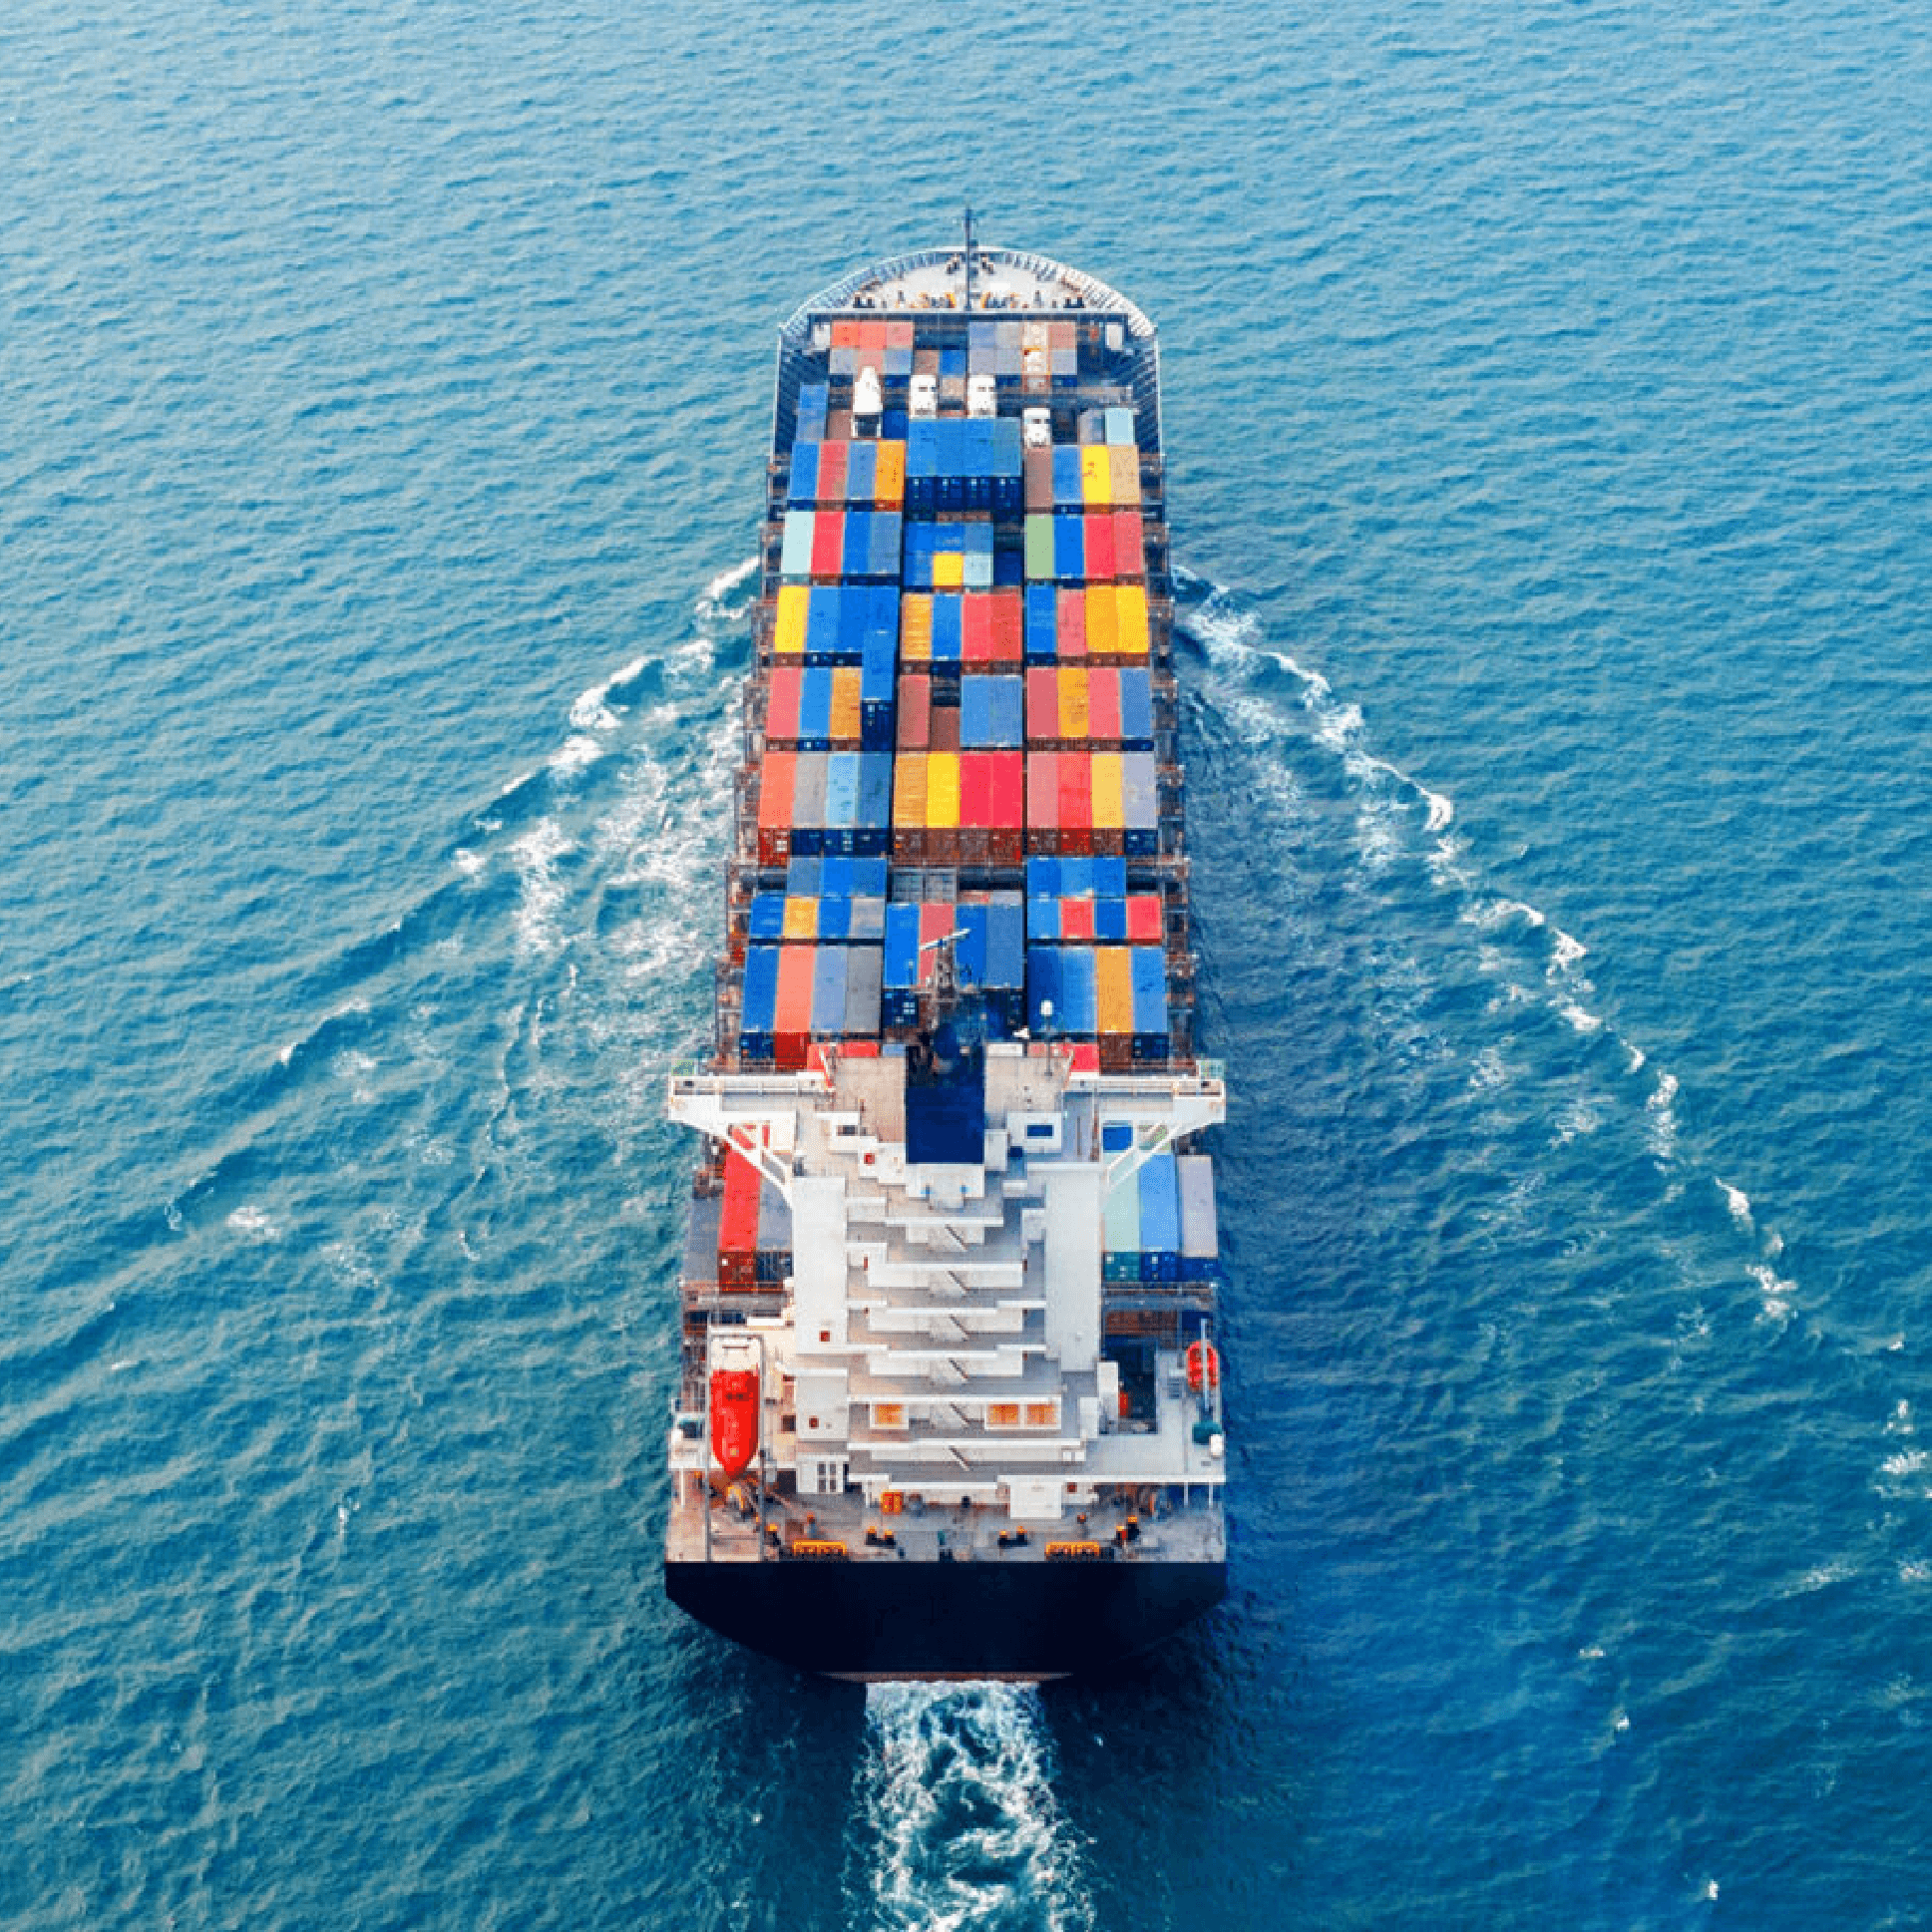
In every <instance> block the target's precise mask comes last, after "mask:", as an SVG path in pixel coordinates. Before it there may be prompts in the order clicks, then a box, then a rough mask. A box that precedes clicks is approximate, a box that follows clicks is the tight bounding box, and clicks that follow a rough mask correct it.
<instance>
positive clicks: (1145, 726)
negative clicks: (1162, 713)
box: [1116, 664, 1154, 751]
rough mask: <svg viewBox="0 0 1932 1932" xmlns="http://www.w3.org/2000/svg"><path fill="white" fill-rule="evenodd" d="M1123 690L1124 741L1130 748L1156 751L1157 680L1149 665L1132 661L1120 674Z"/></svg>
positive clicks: (1122, 737)
mask: <svg viewBox="0 0 1932 1932" xmlns="http://www.w3.org/2000/svg"><path fill="white" fill-rule="evenodd" d="M1116 675H1117V676H1118V679H1119V685H1118V688H1119V692H1120V742H1121V744H1122V745H1123V746H1124V747H1125V748H1126V749H1127V750H1129V751H1148V750H1152V748H1153V744H1154V680H1153V673H1152V672H1150V671H1149V670H1148V669H1147V668H1146V666H1145V665H1140V664H1128V665H1125V666H1123V667H1122V668H1121V669H1120V671H1119V672H1117V673H1116Z"/></svg>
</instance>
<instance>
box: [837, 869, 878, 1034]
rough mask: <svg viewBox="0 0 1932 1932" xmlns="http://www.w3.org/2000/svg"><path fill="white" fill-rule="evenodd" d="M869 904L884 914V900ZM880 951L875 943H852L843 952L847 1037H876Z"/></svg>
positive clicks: (873, 901)
mask: <svg viewBox="0 0 1932 1932" xmlns="http://www.w3.org/2000/svg"><path fill="white" fill-rule="evenodd" d="M867 903H868V904H870V905H872V906H875V907H878V908H879V909H880V911H881V912H882V913H883V911H884V902H883V901H881V900H872V901H869V902H867ZM880 965H881V962H880V952H879V948H878V947H877V946H855V947H853V948H851V949H850V951H849V952H848V953H847V955H846V981H845V1028H844V1030H845V1034H846V1037H847V1038H848V1039H877V1038H878V1037H879V1025H880V1001H881V990H882V988H881V983H880Z"/></svg>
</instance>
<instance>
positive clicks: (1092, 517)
mask: <svg viewBox="0 0 1932 1932" xmlns="http://www.w3.org/2000/svg"><path fill="white" fill-rule="evenodd" d="M822 465H823V459H821V474H823V468H822ZM1082 521H1083V522H1084V523H1085V525H1086V540H1087V541H1086V553H1087V570H1086V575H1087V581H1088V582H1090V583H1091V582H1094V581H1095V580H1104V579H1107V578H1110V577H1112V576H1113V518H1112V517H1111V516H1109V515H1108V513H1107V512H1106V511H1104V510H1089V511H1088V512H1087V514H1086V516H1085V518H1084V519H1083V520H1082ZM812 555H813V557H814V558H816V557H817V556H818V545H817V543H816V542H814V544H813V546H812ZM813 568H814V569H817V566H816V564H815V565H814V566H813Z"/></svg>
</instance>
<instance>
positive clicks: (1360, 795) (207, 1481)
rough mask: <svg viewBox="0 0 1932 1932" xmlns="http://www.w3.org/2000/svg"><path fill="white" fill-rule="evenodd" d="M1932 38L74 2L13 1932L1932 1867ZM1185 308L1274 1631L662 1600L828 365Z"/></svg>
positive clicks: (1341, 1922)
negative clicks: (781, 664)
mask: <svg viewBox="0 0 1932 1932" xmlns="http://www.w3.org/2000/svg"><path fill="white" fill-rule="evenodd" d="M1929 123H1932V28H1928V25H1927V16H1926V15H1925V14H1924V12H1923V10H1922V9H1918V8H1911V7H1906V6H1903V5H1898V4H1887V3H1886V0H1879V3H1878V4H1873V5H1867V6H1864V7H1859V8H1852V7H1849V6H1847V5H1845V4H1844V0H1785V3H1784V4H1758V5H1744V4H1741V3H1740V0H1715V3H1714V4H1713V5H1711V6H1709V7H1705V8H1701V9H1696V10H1687V9H1684V8H1681V7H1672V6H1667V5H1664V4H1661V0H1629V3H1628V4H1587V3H1579V4H1568V5H1533V4H1530V5H1524V4H1505V5H1503V6H1500V7H1498V6H1494V5H1481V6H1479V5H1476V4H1474V3H1473V0H1434V3H1433V4H1429V3H1427V0H1415V3H1412V4H1406V5H1396V4H1393V3H1392V0H1338V4H1336V5H1333V6H1329V7H1325V8H1321V9H1309V10H1302V11H1300V12H1294V13H1291V12H1287V11H1278V10H1274V9H1266V8H1254V7H1237V6H1232V5H1226V4H1218V3H1212V0H1210V3H1205V4H1198V5H1194V4H1190V5H1183V6H1177V7H1173V8H1161V9H1156V8H1142V9H1139V10H1132V9H1110V10H1099V9H1047V8H1039V7H1022V6H1017V5H1011V4H991V5H987V6H984V7H978V8H974V9H971V10H969V11H968V10H965V9H957V10H956V9H926V10H907V9H904V8H888V7H885V6H881V5H876V4H872V3H871V0H848V3H847V4H843V5H841V6H838V7H832V8H820V9H814V10H810V11H801V10H790V9H788V10H782V11H780V10H769V11H767V12H764V13H754V11H753V10H751V9H744V8H731V7H725V6H721V5H717V4H715V0H696V4H693V5H690V6H686V7H682V8H678V9H675V10H670V9H657V8H623V7H617V6H614V5H611V4H609V0H580V4H575V5H567V6H563V7H544V8H538V7H533V6H529V5H518V4H514V0H513V4H511V5H509V6H496V7H488V8H486V7H480V6H472V5H466V4H458V3H457V0H418V3H417V4H413V5H408V6H403V7H389V8H379V7H374V6H369V5H364V4H349V3H348V0H320V3H319V4H314V5H309V6H303V7H294V6H288V5H282V4H273V3H272V0H262V3H261V4H254V5H249V4H234V5H221V6H217V7H203V8H189V7H184V6H180V5H164V4H160V3H159V0H131V4H129V5H127V6H125V7H122V8H120V9H115V10H110V11H108V12H107V13H102V12H100V11H99V10H76V9H73V8H64V7H56V6H53V5H51V4H48V3H47V0H15V4H14V5H12V6H11V7H9V8H8V9H7V10H6V13H5V15H4V17H0V130H3V131H4V137H5V144H6V154H7V161H8V170H7V172H8V180H9V184H10V186H9V192H8V193H7V194H6V195H5V196H4V198H0V291H4V292H3V293H0V745H4V751H5V756H4V763H3V764H0V799H3V800H4V810H0V1093H4V1096H5V1120H6V1129H7V1130H6V1133H5V1136H4V1139H3V1140H0V1923H4V1924H5V1925H7V1926H9V1927H18V1928H22V1929H23V1932H52V1928H79V1927H87V1928H91V1929H92V1928H106V1927H122V1926H126V1927H130V1928H132V1927H137V1926H138V1927H143V1928H146V1927H152V1926H161V1925H172V1926H179V1927H196V1926H209V1927H227V1926H234V1927H240V1926H247V1927H250V1928H256V1927H270V1926H272V1927H278V1928H307V1927H316V1928H321V1927H331V1928H333V1927H340V1926H344V1925H353V1926H356V1927H361V1928H386V1927H395V1928H402V1927H411V1928H417V1927H445V1926H447V1927H451V1928H457V1927H461V1928H465V1932H472V1929H473V1928H480V1927H491V1926H504V1927H511V1926H514V1927H519V1928H524V1927H540V1926H568V1927H572V1928H580V1927H582V1928H588V1927H602V1926H611V1927H617V1926H621V1927H637V1926H645V1927H659V1926H662V1927H678V1928H687V1927H696V1926H707V1927H708V1926H721V1927H734V1928H735V1927H743V1928H762V1927H773V1928H778V1927H784V1928H794V1927H855V1928H857V1927H865V1928H871V1927H879V1928H894V1929H897V1928H907V1929H908V1932H911V1928H926V1927H933V1926H948V1927H963V1928H965V1927H970V1928H992V1927H998V1928H1021V1927H1025V1928H1034V1927H1053V1928H1099V1929H1102V1932H1105V1929H1108V1928H1114V1927H1123V1928H1126V1927H1131V1928H1141V1927H1146V1928H1157V1927H1159V1928H1165V1927H1190V1928H1192V1927H1203V1928H1205V1927H1217V1928H1218V1927H1230V1928H1247V1927H1257V1928H1261V1927H1275V1926H1282V1925H1291V1924H1293V1925H1307V1926H1318V1927H1334V1928H1348V1927H1369V1926H1373V1927H1376V1928H1378V1929H1383V1928H1398V1927H1415V1928H1423V1927H1427V1928H1431V1932H1440V1928H1462V1927H1467V1928H1517V1927H1529V1926H1537V1927H1541V1926H1545V1925H1547V1924H1549V1923H1551V1922H1552V1921H1557V1922H1561V1923H1564V1924H1566V1925H1571V1926H1575V1927H1578V1928H1592V1929H1593V1932H1594V1929H1596V1928H1601V1929H1602V1932H1621V1929H1622V1928H1639V1927H1642V1928H1652V1927H1655V1928H1698V1929H1701V1928H1705V1927H1714V1928H1715V1927H1724V1926H1737V1927H1747V1928H1774V1929H1775V1932H1785V1929H1786V1928H1789V1929H1790V1932H1814V1929H1815V1928H1819V1927H1831V1928H1873V1929H1874V1932H1875V1929H1876V1928H1911V1927H1925V1926H1928V1925H1932V1796H1928V1791H1929V1790H1932V1785H1929V1784H1928V1780H1927V1778H1926V1776H1925V1758H1926V1750H1927V1742H1928V1737H1932V1448H1928V1446H1927V1440H1928V1438H1926V1437H1925V1436H1922V1434H1921V1431H1922V1430H1926V1429H1932V1414H1929V1413H1928V1412H1927V1406H1928V1401H1932V1394H1928V1390H1927V1388H1926V1380H1927V1371H1926V1363H1927V1360H1928V1350H1932V1330H1929V1328H1928V1324H1929V1323H1932V1315H1929V1314H1928V1308H1929V1306H1932V1305H1929V1304H1928V1296H1929V1295H1932V1238H1929V1237H1928V1232H1927V1220H1928V1215H1927V1203H1928V1201H1929V1200H1932V1024H1928V1021H1929V1020H1932V999H1928V994H1927V985H1926V976H1925V969H1924V965H1923V962H1924V960H1925V958H1926V955H1927V948H1928V941H1932V776H1928V752H1929V751H1932V652H1929V651H1928V645H1929V644H1932V624H1928V619H1927V615H1926V613H1927V611H1928V610H1932V486H1929V485H1928V480H1927V479H1928V468H1927V462H1926V453H1927V450H1928V447H1932V218H1929V217H1928V215H1927V212H1926V210H1927V208H1928V206H1932V145H1929V144H1928V142H1927V139H1926V134H1925V129H1926V127H1927V125H1928V124H1929ZM968 198H969V199H971V200H972V201H973V202H974V204H975V206H977V207H978V208H979V209H980V210H981V231H982V233H983V234H984V235H985V236H986V238H987V239H989V240H993V241H1001V242H1008V243H1013V244H1017V245H1023V246H1030V247H1038V248H1041V249H1044V250H1047V251H1049V252H1052V253H1055V254H1058V255H1060V256H1062V257H1063V258H1065V259H1068V260H1071V261H1073V262H1075V263H1077V264H1079V265H1081V266H1083V267H1086V268H1089V269H1091V270H1093V271H1094V272H1096V273H1099V274H1101V275H1103V276H1105V277H1107V278H1108V279H1110V280H1112V281H1113V282H1114V283H1115V284H1116V285H1117V286H1119V287H1120V288H1122V289H1123V290H1124V291H1125V292H1126V293H1128V294H1129V295H1130V296H1131V297H1132V298H1133V299H1135V300H1136V301H1138V302H1139V303H1140V304H1141V305H1142V306H1143V307H1144V308H1146V309H1147V311H1148V312H1149V313H1150V314H1151V315H1152V316H1153V317H1154V318H1155V320H1156V321H1157V322H1158V323H1159V324H1160V326H1161V329H1162V340H1163V363H1164V377H1165V420H1166V433H1167V440H1168V446H1169V459H1170V465H1171V472H1172V504H1173V517H1174V524H1175V537H1176V555H1177V557H1178V558H1179V559H1180V560H1181V561H1182V563H1183V564H1184V566H1185V572H1186V575H1185V578H1184V580H1183V594H1182V599H1181V600H1182V605H1183V614H1184V628H1185V639H1184V661H1183V666H1182V668H1183V674H1184V679H1185V683H1186V688H1187V700H1186V703H1187V709H1186V726H1187V749H1188V760H1189V771H1190V787H1191V790H1190V798H1191V812H1192V820H1191V823H1192V829H1193V842H1194V844H1193V849H1194V853H1195V883H1196V905H1197V913H1198V917H1199V924H1200V935H1201V947H1202V951H1203V955H1204V962H1205V965H1204V971H1205V985H1206V989H1207V1010H1208V1015H1209V1026H1210V1032H1211V1035H1212V1038H1213V1041H1214V1043H1215V1045H1216V1046H1218V1048H1219V1049H1220V1050H1221V1051H1222V1052H1223V1053H1224V1054H1225V1056H1226V1058H1227V1059H1228V1061H1229V1063H1230V1069H1231V1082H1232V1102H1231V1115H1230V1121H1229V1125H1228V1126H1227V1128H1226V1129H1225V1130H1224V1131H1223V1133H1222V1134H1221V1136H1220V1142H1219V1150H1218V1151H1219V1154H1220V1159H1221V1163H1222V1166H1221V1173H1222V1177H1223V1178H1222V1185H1223V1191H1224V1200H1223V1227H1224V1234H1225V1239H1226V1241H1227V1243H1228V1247H1229V1252H1230V1260H1231V1263H1232V1269H1233V1283H1232V1288H1231V1291H1230V1293H1229V1296H1228V1301H1227V1307H1226V1341H1227V1353H1228V1357H1229V1366H1230V1377H1231V1381H1230V1408H1231V1416H1232V1439H1231V1455H1232V1457H1233V1462H1234V1468H1235V1472H1236V1475H1237V1477H1238V1481H1239V1489H1238V1491H1237V1499H1236V1505H1235V1509H1236V1518H1235V1542H1234V1553H1233V1561H1232V1590H1231V1595H1230V1599H1229V1601H1228V1603H1227V1604H1226V1605H1225V1606H1224V1607H1223V1608H1222V1609H1221V1610H1220V1611H1219V1612H1218V1613H1217V1614H1216V1615H1215V1616H1214V1617H1212V1618H1211V1619H1209V1620H1208V1621H1207V1622H1205V1623H1204V1624H1203V1625H1201V1626H1200V1627H1199V1628H1198V1629H1197V1630H1195V1631H1194V1632H1192V1633H1190V1634H1189V1636H1188V1637H1187V1638H1186V1639H1185V1640H1184V1641H1183V1642H1181V1643H1179V1644H1177V1645H1175V1646H1174V1647H1173V1648H1172V1650H1171V1651H1169V1652H1167V1653H1165V1654H1163V1655H1161V1656H1159V1657H1157V1658H1155V1659H1153V1660H1150V1661H1149V1662H1148V1663H1146V1664H1145V1666H1144V1667H1141V1668H1138V1669H1136V1670H1135V1671H1133V1672H1132V1673H1130V1674H1125V1675H1123V1676H1122V1677H1121V1678H1119V1679H1118V1680H1114V1681H1108V1682H1103V1683H1098V1684H1093V1685H1087V1686H1081V1687H1052V1688H1048V1689H1046V1690H1044V1691H1037V1692H1029V1691H1017V1690H1010V1689H1005V1690H994V1689H966V1690H957V1691H949V1692H945V1693H938V1692H916V1691H910V1690H904V1689H894V1690H881V1691H874V1692H872V1693H870V1694H868V1693H866V1692H863V1691H860V1690H857V1689H853V1688H850V1687H843V1686H836V1685H828V1684H822V1683H817V1682H812V1681H801V1680H798V1679H795V1678H793V1677H791V1676H790V1675H788V1674H786V1673H784V1672H781V1671H778V1670H776V1669H774V1668H772V1667H770V1666H768V1665H765V1664H763V1663H762V1662H760V1661H759V1660H757V1659H754V1658H748V1657H744V1656H742V1655H739V1654H736V1653H734V1652H731V1651H728V1650H727V1649H725V1648H724V1647H722V1646H721V1645H719V1644H718V1643H716V1642H714V1641H713V1640H712V1639H711V1638H710V1637H709V1636H708V1635H707V1634H705V1633H703V1632H701V1631H699V1630H697V1629H696V1628H695V1627H693V1626H691V1625H689V1624H688V1623H686V1622H685V1621H683V1620H682V1619H680V1618H679V1617H677V1616H676V1615H674V1614H673V1613H672V1612H671V1611H670V1610H669V1609H668V1608H667V1607H666V1605H665V1604H664V1602H663V1600H662V1597H661V1594H660V1592H659V1589H658V1585H657V1581H656V1562H657V1549H658V1539H659V1537H660V1534H661V1529H662V1520H663V1512H664V1499H665V1482H664V1477H663V1473H662V1470H661V1466H660V1460H661V1446H662V1438H663V1433H664V1429H665V1425H666V1420H667V1416H668V1412H669V1403H670V1398H671V1389H672V1367H673V1347H672V1338H673V1335H674V1328H675V1319H674V1309H673V1276H674V1268H675V1258H676V1254H677V1249H678V1242H679V1193H680V1188H681V1185H682V1181H683V1177H684V1175H685V1173H686V1171H687V1166H688V1161H689V1158H690V1153H691V1150H690V1148H689V1147H688V1146H686V1145H685V1144H683V1143H682V1142H681V1141H680V1139H679V1137H678V1136H677V1135H676V1134H674V1133H673V1132H672V1130H670V1129H669V1128H668V1127H666V1126H665V1125H664V1124H663V1122H662V1119H661V1093H662V1080H663V1075H664V1073H665V1071H666V1069H667V1068H668V1067H669V1065H670V1064H671V1063H672V1062H673V1061H674V1060H676V1059H677V1058H678V1057H680V1056H681V1055H683V1054H685V1053H687V1052H688V1051H690V1050H691V1049H692V1048H693V1047H694V1046H695V1045H696V1044H697V1043H698V1042H699V1041H701V1039H702V1038H703V1037H704V1033H705V1028H706V1022H707V1010H708V989H709V970H708V961H709V957H710V953H711V949H712V947H713V945H714V942H715V937H716V933H717V929H718V909H717V892H718V885H719V874H720V867H721V860H722V852H723V825H724V820H725V815H726V811H727V801H728V787H729V771H730V758H731V737H730V730H729V721H730V717H731V710H732V701H733V693H734V686H735V682H736V680H737V678H738V677H739V676H740V675H741V674H742V672H743V671H744V669H745V667H746V664H747V661H748V634H747V607H748V600H749V598H750V596H751V594H752V592H753V588H754V585H753V582H752V578H751V567H750V565H749V563H748V561H747V560H748V559H749V557H750V554H751V548H752V542H753V537H754V530H755V522H756V518H757V514H758V506H759V501H760V478H761V475H762V467H763V458H764V446H765V441H766V438H767V436H768V434H769V422H768V413H769V406H770V384H771V353H772V344H773V332H774V329H775V326H776V324H777V323H778V321H779V320H781V319H782V317H783V316H784V315H785V314H786V313H787V312H788V311H789V310H790V308H791V307H792V306H793V305H794V304H795V303H796V302H797V301H799V300H800V299H802V298H803V297H804V296H806V295H807V294H809V293H810V292H811V291H812V290H814V289H815V288H816V287H818V286H819V285H821V284H822V283H824V282H826V281H828V280H830V279H832V278H833V277H834V276H835V275H837V274H839V273H841V272H843V271H844V270H845V269H846V268H847V267H849V266H850V265H852V264H854V263H855V262H857V261H860V260H863V259H865V258H867V257H868V256H871V255H875V254H881V253H886V252H890V251H892V250H895V249H898V248H902V247H909V246H916V245H924V244H927V243H929V242H931V241H933V240H935V239H936V238H939V239H944V238H949V237H950V236H951V235H952V234H953V233H954V232H955V231H956V222H957V218H958V212H959V209H960V206H961V204H962V203H963V202H965V201H966V200H967V199H968Z"/></svg>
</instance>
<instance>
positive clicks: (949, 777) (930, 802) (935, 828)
mask: <svg viewBox="0 0 1932 1932" xmlns="http://www.w3.org/2000/svg"><path fill="white" fill-rule="evenodd" d="M959 824H960V754H959V753H958V752H957V751H929V752H928V753H927V754H926V829H927V831H929V832H952V831H957V830H958V829H959Z"/></svg>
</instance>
